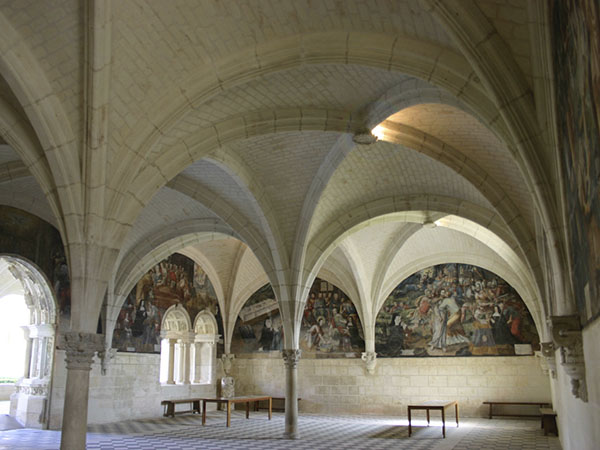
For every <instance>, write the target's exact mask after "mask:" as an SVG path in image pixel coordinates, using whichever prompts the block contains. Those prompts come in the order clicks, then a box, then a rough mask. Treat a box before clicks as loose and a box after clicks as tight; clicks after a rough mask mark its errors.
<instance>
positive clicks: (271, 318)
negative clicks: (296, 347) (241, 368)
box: [231, 284, 283, 354]
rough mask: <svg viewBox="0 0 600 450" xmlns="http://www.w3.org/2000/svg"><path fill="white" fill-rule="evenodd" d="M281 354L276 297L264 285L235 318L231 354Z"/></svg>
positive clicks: (279, 324)
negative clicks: (274, 352)
mask: <svg viewBox="0 0 600 450" xmlns="http://www.w3.org/2000/svg"><path fill="white" fill-rule="evenodd" d="M281 350H283V322H282V321H281V314H280V312H279V306H278V305H277V300H276V299H275V293H274V292H273V289H272V288H271V285H270V284H265V285H264V286H263V287H261V288H260V289H259V290H258V291H256V292H255V293H254V294H252V295H251V296H250V298H249V299H248V300H247V301H246V303H245V304H244V306H243V307H242V309H241V310H240V312H239V314H238V318H237V320H236V322H235V327H234V331H233V337H232V341H231V352H232V353H235V354H240V353H268V352H273V351H276V352H279V351H281Z"/></svg>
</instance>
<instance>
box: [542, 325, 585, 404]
mask: <svg viewBox="0 0 600 450" xmlns="http://www.w3.org/2000/svg"><path fill="white" fill-rule="evenodd" d="M550 320H551V322H552V338H553V341H554V344H555V346H556V347H560V357H561V358H560V359H561V361H560V364H561V366H562V367H563V369H564V370H565V373H566V374H567V375H568V376H569V378H570V379H571V393H572V394H573V396H574V397H575V398H579V399H581V400H582V401H583V402H587V401H588V398H587V384H586V380H585V359H584V357H583V337H582V335H581V325H580V324H579V317H578V316H552V317H550Z"/></svg>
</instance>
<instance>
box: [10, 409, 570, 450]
mask: <svg viewBox="0 0 600 450" xmlns="http://www.w3.org/2000/svg"><path fill="white" fill-rule="evenodd" d="M415 425H417V426H416V427H414V426H415ZM425 425H426V423H425V421H422V420H417V421H413V427H414V428H413V435H412V437H410V438H409V437H408V428H407V422H406V420H403V419H398V418H390V417H388V418H386V417H372V416H360V417H357V416H343V417H332V416H322V415H312V414H302V415H301V416H300V418H299V431H300V438H299V439H297V440H293V441H292V440H286V439H283V438H282V433H283V430H284V416H283V414H274V415H273V420H271V421H269V420H268V419H267V416H266V413H264V412H260V413H252V414H251V415H250V419H249V420H246V419H245V418H244V414H243V413H242V412H234V413H233V417H232V424H231V427H230V428H226V427H225V415H224V413H223V412H219V411H214V412H211V413H209V414H208V419H207V424H206V426H204V427H203V426H202V422H201V418H200V417H199V416H193V415H185V416H178V417H176V418H174V419H172V418H169V419H165V418H159V419H153V420H138V421H130V422H122V423H115V424H107V425H94V426H90V427H89V430H88V436H87V442H88V446H87V448H88V449H94V450H95V449H98V450H100V449H102V450H117V449H119V450H121V449H123V450H124V449H127V450H155V449H161V450H163V449H164V450H189V449H203V450H204V449H205V450H212V449H236V450H237V449H249V450H250V449H256V450H258V449H261V450H269V449H306V450H315V449H352V450H360V449H392V448H393V449H414V450H425V449H432V450H450V449H456V450H471V449H477V450H482V449H492V450H500V449H510V450H514V449H535V450H538V449H539V450H542V449H552V450H560V448H561V447H560V442H559V440H558V438H556V437H554V436H547V437H546V436H544V435H543V432H542V430H540V428H539V422H537V421H531V420H529V421H517V420H498V419H493V420H488V419H464V420H461V423H460V427H459V428H456V424H455V423H452V422H451V421H450V422H449V423H447V429H446V439H442V433H441V428H440V426H441V422H436V421H432V426H431V427H429V428H428V427H426V426H425ZM59 446H60V432H59V431H39V430H30V429H20V430H9V431H2V432H0V449H2V450H3V449H15V450H16V449H20V450H23V449H36V450H45V449H58V448H59Z"/></svg>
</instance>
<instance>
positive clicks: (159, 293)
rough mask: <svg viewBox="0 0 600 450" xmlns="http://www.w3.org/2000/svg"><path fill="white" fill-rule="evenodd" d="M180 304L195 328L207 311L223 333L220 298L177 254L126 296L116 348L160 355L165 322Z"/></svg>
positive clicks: (194, 266) (197, 268) (199, 272)
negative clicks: (168, 312) (162, 328)
mask: <svg viewBox="0 0 600 450" xmlns="http://www.w3.org/2000/svg"><path fill="white" fill-rule="evenodd" d="M177 304H179V305H182V306H183V307H184V308H185V309H186V311H187V313H188V314H189V316H190V320H191V321H192V325H193V321H194V319H195V317H196V316H197V315H198V313H199V312H201V311H203V310H205V309H206V310H208V311H210V312H211V313H212V314H213V315H215V317H216V319H217V323H218V324H219V328H220V330H222V319H221V316H220V310H219V304H218V301H217V296H216V294H215V290H214V288H213V286H212V284H211V282H210V280H209V279H208V277H207V276H206V273H205V272H204V271H203V270H202V268H201V267H200V266H198V265H197V264H195V263H194V261H192V260H191V259H189V258H188V257H186V256H184V255H180V254H178V253H174V254H172V255H171V256H169V257H168V258H166V259H164V260H162V261H161V262H160V263H158V264H157V265H155V266H154V267H152V268H151V269H150V270H149V271H148V272H146V274H144V276H143V277H142V278H141V279H140V280H139V281H138V282H137V284H136V286H135V287H134V288H133V289H132V290H131V292H130V293H129V295H128V296H127V298H126V300H125V302H124V304H123V306H122V307H121V311H120V312H119V317H118V319H117V323H116V325H115V330H114V334H113V344H112V346H113V348H116V349H118V350H119V351H129V352H137V353H160V340H161V336H160V331H161V323H162V318H163V316H164V314H165V312H166V311H167V309H169V308H170V307H171V306H173V305H177ZM219 333H222V331H219Z"/></svg>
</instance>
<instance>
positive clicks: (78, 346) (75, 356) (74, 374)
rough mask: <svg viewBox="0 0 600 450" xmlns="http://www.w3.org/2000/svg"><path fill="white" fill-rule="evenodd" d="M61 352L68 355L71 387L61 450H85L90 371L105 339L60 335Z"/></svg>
mask: <svg viewBox="0 0 600 450" xmlns="http://www.w3.org/2000/svg"><path fill="white" fill-rule="evenodd" d="M59 348H61V349H64V350H66V352H67V357H66V362H67V384H66V389H65V406H64V411H63V428H62V437H61V442H60V448H61V450H74V449H84V448H85V437H86V431H87V413H88V392H89V387H90V370H91V368H92V362H93V359H94V353H96V352H98V351H102V350H103V348H104V336H103V335H101V334H93V333H83V332H69V333H65V334H62V335H60V342H59Z"/></svg>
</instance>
